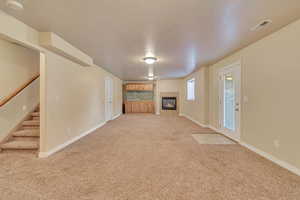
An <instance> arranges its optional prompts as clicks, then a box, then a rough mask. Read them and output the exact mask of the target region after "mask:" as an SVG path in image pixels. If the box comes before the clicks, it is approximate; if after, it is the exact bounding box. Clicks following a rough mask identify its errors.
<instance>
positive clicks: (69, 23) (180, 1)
mask: <svg viewBox="0 0 300 200" xmlns="http://www.w3.org/2000/svg"><path fill="white" fill-rule="evenodd" d="M0 8H1V9H2V10H4V11H5V12H7V13H9V14H11V15H13V16H15V17H16V18H18V19H19V20H21V21H23V22H25V23H26V24H28V25H30V26H32V27H34V28H36V29H37V30H39V31H52V32H55V33H57V34H58V35H60V36H62V37H63V38H64V39H65V40H67V41H68V42H70V43H71V44H73V45H74V46H76V47H78V48H79V49H81V50H82V51H84V52H85V53H87V54H89V55H90V56H92V57H93V58H94V60H95V63H96V64H97V65H99V66H101V67H104V68H106V69H107V70H108V71H110V72H112V73H113V74H115V75H117V76H119V77H120V78H122V79H123V80H141V79H144V78H145V76H147V75H148V73H149V67H148V66H146V64H144V63H143V62H142V61H141V60H142V58H143V57H144V56H145V55H146V54H147V53H149V52H151V53H152V54H154V55H155V56H157V57H158V59H159V62H158V63H157V64H155V65H154V66H153V71H154V75H155V76H158V78H161V79H164V78H177V77H182V76H186V75H187V74H189V73H191V72H192V71H194V70H195V69H196V68H197V67H199V66H201V65H205V64H208V63H212V62H215V61H217V60H218V59H220V58H222V57H224V56H225V55H228V54H230V53H232V52H233V51H235V50H237V49H239V48H242V47H244V46H246V45H248V44H250V43H252V42H254V41H256V40H258V39H260V38H262V37H263V36H265V35H268V34H270V33H271V32H274V31H275V30H278V29H279V28H281V27H283V26H284V25H287V24H288V23H290V22H292V21H294V20H296V19H299V18H300V1H299V0H284V1H283V0H151V1H146V0H113V1H112V0H84V1H83V0H48V1H47V0H25V10H23V11H21V12H20V11H13V10H9V9H7V8H6V7H5V3H4V0H1V3H0ZM263 19H271V20H272V21H273V23H272V24H271V25H270V26H268V27H266V28H265V29H262V30H260V31H257V32H252V31H250V28H251V27H253V26H254V25H256V24H257V23H259V22H260V21H261V20H263ZM150 71H151V70H150Z"/></svg>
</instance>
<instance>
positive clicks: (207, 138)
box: [192, 134, 236, 144]
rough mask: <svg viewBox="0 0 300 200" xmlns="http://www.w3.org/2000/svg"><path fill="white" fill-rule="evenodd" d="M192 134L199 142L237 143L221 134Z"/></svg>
mask: <svg viewBox="0 0 300 200" xmlns="http://www.w3.org/2000/svg"><path fill="white" fill-rule="evenodd" d="M192 136H193V138H194V139H195V140H196V141H197V142H198V143H199V144H236V143H235V142H234V141H232V140H230V139H228V138H227V137H225V136H223V135H220V134H192Z"/></svg>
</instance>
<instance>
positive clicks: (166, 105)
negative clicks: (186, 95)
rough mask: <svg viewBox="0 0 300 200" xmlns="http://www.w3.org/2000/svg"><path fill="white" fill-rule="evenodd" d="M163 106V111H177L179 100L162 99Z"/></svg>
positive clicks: (173, 98)
mask: <svg viewBox="0 0 300 200" xmlns="http://www.w3.org/2000/svg"><path fill="white" fill-rule="evenodd" d="M161 106H162V110H177V98H176V97H162V101H161Z"/></svg>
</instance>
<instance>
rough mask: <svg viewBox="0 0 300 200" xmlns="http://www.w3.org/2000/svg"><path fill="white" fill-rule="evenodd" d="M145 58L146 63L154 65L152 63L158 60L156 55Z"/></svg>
mask: <svg viewBox="0 0 300 200" xmlns="http://www.w3.org/2000/svg"><path fill="white" fill-rule="evenodd" d="M143 60H144V61H145V63H147V64H148V65H152V64H154V63H155V62H157V58H155V57H145V58H144V59H143Z"/></svg>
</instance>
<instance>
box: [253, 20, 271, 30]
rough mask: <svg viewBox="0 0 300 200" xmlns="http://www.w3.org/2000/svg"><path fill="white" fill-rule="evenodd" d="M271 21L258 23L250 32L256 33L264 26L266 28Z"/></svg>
mask: <svg viewBox="0 0 300 200" xmlns="http://www.w3.org/2000/svg"><path fill="white" fill-rule="evenodd" d="M271 23H272V21H271V20H269V19H267V20H263V21H262V22H260V23H259V24H257V25H255V26H254V27H252V28H251V31H258V30H260V29H262V28H264V27H266V26H268V25H269V24H271Z"/></svg>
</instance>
